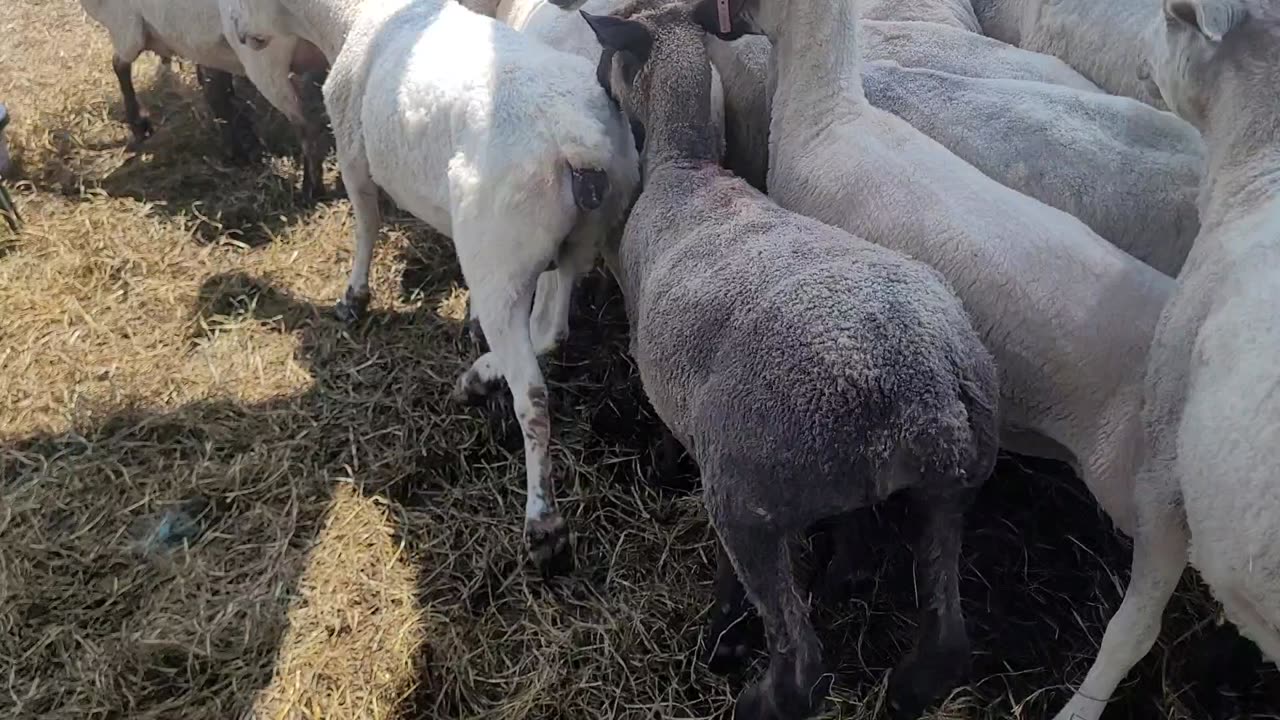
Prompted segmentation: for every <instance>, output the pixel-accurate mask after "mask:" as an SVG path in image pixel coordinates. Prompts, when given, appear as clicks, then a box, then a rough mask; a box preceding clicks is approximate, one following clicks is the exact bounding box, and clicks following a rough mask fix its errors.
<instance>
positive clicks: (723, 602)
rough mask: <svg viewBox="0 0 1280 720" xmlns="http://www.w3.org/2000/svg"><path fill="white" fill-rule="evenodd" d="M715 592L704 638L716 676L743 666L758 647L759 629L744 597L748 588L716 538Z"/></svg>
mask: <svg viewBox="0 0 1280 720" xmlns="http://www.w3.org/2000/svg"><path fill="white" fill-rule="evenodd" d="M715 593H716V597H715V606H714V607H713V608H712V609H711V620H710V621H709V622H708V623H707V632H706V635H705V637H704V646H705V648H706V650H707V656H706V662H707V669H708V670H710V671H711V672H713V673H715V674H717V675H728V674H730V673H733V672H737V671H739V670H741V669H742V668H743V667H745V665H746V660H747V656H748V655H750V653H751V650H752V649H753V648H754V647H757V646H758V642H759V639H760V632H759V630H760V628H759V620H758V618H756V616H755V612H754V610H753V609H752V607H751V603H750V602H749V601H748V600H747V591H746V589H745V588H743V587H742V582H741V581H740V580H739V579H738V574H737V572H736V571H735V570H734V569H733V562H732V561H731V560H730V559H729V555H728V554H727V553H726V552H725V549H724V543H722V542H720V540H719V539H717V540H716V590H715Z"/></svg>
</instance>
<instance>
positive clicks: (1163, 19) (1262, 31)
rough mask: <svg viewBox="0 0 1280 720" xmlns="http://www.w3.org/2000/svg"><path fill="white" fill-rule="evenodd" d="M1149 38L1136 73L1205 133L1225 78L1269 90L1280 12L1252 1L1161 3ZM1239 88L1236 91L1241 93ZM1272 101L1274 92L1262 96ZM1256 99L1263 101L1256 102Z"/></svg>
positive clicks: (1279, 46) (1278, 48)
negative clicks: (1145, 55) (1240, 79)
mask: <svg viewBox="0 0 1280 720" xmlns="http://www.w3.org/2000/svg"><path fill="white" fill-rule="evenodd" d="M1163 5H1164V10H1163V12H1162V13H1161V15H1160V16H1159V18H1158V19H1157V20H1156V21H1155V22H1154V23H1153V24H1152V26H1151V28H1150V32H1149V33H1148V49H1149V57H1148V58H1147V60H1146V61H1145V62H1144V63H1143V66H1142V67H1140V68H1139V69H1138V73H1139V77H1142V76H1144V75H1145V76H1146V77H1148V78H1149V79H1150V82H1151V83H1152V84H1154V85H1155V86H1156V87H1157V88H1158V89H1159V92H1160V95H1161V96H1162V97H1163V98H1164V101H1165V103H1166V104H1168V106H1169V108H1170V109H1172V110H1173V111H1174V112H1176V113H1177V114H1179V115H1181V116H1182V117H1184V118H1186V119H1187V120H1188V121H1190V122H1191V123H1193V124H1195V125H1197V126H1199V127H1201V128H1204V127H1205V124H1206V121H1207V116H1208V111H1209V108H1210V106H1211V105H1212V104H1213V101H1214V99H1215V94H1216V93H1217V92H1219V91H1221V90H1222V89H1223V86H1224V80H1225V79H1226V76H1225V73H1228V72H1230V73H1233V74H1235V75H1236V76H1237V77H1244V78H1246V79H1250V78H1252V79H1253V80H1255V81H1257V83H1260V84H1256V83H1250V85H1251V86H1253V87H1255V88H1265V87H1269V86H1273V85H1274V72H1275V68H1276V66H1277V64H1280V13H1277V12H1276V11H1275V10H1274V9H1273V8H1265V7H1264V6H1263V5H1262V4H1259V3H1254V2H1252V1H1251V0H1164V4H1163ZM1243 90H1244V88H1236V89H1235V92H1241V91H1243ZM1265 94H1267V95H1269V96H1270V97H1269V98H1267V99H1266V100H1267V101H1270V102H1276V101H1277V98H1276V93H1275V92H1274V91H1272V92H1268V93H1265ZM1257 100H1262V99H1261V98H1258V99H1257Z"/></svg>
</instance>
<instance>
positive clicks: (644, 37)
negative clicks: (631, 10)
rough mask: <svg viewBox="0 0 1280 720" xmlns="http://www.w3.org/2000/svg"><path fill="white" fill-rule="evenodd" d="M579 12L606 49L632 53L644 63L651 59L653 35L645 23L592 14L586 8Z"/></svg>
mask: <svg viewBox="0 0 1280 720" xmlns="http://www.w3.org/2000/svg"><path fill="white" fill-rule="evenodd" d="M578 12H579V13H580V14H581V15H582V19H583V20H586V21H587V24H588V25H590V26H591V30H592V32H594V33H595V34H596V39H597V40H599V41H600V45H601V47H603V48H604V49H605V50H613V51H615V52H624V53H630V54H632V55H634V56H635V57H636V59H638V60H639V61H640V62H642V63H643V62H644V61H645V60H648V59H649V51H650V50H652V49H653V35H650V34H649V29H648V28H646V27H645V26H644V25H642V24H640V23H638V22H636V21H635V20H624V19H623V18H619V17H614V16H612V15H592V14H591V13H589V12H587V11H586V10H579V11H578Z"/></svg>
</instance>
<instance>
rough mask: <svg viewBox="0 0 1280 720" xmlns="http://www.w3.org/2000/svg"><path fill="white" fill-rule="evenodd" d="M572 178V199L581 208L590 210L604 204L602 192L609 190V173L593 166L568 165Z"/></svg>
mask: <svg viewBox="0 0 1280 720" xmlns="http://www.w3.org/2000/svg"><path fill="white" fill-rule="evenodd" d="M569 175H570V176H571V178H572V181H571V182H572V185H573V201H574V203H576V204H577V205H578V207H580V208H582V209H583V210H587V211H591V210H595V209H596V208H599V207H600V206H601V205H603V204H604V194H605V193H606V192H608V190H609V174H608V173H606V172H605V171H604V170H597V169H595V168H586V169H583V168H576V167H574V166H573V165H570V166H569Z"/></svg>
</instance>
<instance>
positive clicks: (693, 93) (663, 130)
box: [643, 47, 720, 176]
mask: <svg viewBox="0 0 1280 720" xmlns="http://www.w3.org/2000/svg"><path fill="white" fill-rule="evenodd" d="M699 49H701V48H700V47H699ZM651 62H652V61H651ZM670 64H671V65H672V66H674V67H679V66H680V65H679V63H675V62H671V63H670ZM655 65H659V66H665V65H664V64H663V63H655ZM705 67H706V69H705V71H704V72H703V73H702V74H701V75H700V76H699V77H698V78H697V79H696V80H697V81H690V79H688V78H681V79H678V80H677V79H672V80H670V81H665V82H664V81H663V80H660V79H657V78H654V79H653V83H654V87H658V88H663V90H660V91H658V92H659V93H661V95H660V97H658V98H656V100H657V101H656V102H654V103H653V106H652V110H651V111H650V113H649V122H648V123H647V124H646V126H645V139H644V168H643V170H644V174H645V175H646V176H648V175H651V174H652V173H653V172H654V171H655V170H657V169H658V168H660V167H662V166H664V165H669V164H673V163H674V164H679V165H681V166H690V165H700V164H705V163H717V162H719V160H720V157H719V155H720V152H719V149H720V144H719V143H718V142H717V138H716V133H715V131H714V128H713V127H712V124H711V100H710V97H711V66H710V64H707V65H706V66H705Z"/></svg>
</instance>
